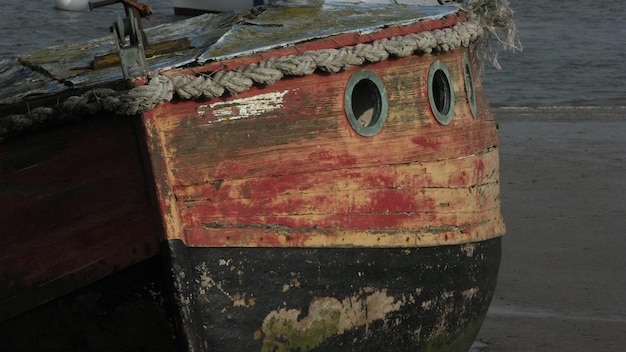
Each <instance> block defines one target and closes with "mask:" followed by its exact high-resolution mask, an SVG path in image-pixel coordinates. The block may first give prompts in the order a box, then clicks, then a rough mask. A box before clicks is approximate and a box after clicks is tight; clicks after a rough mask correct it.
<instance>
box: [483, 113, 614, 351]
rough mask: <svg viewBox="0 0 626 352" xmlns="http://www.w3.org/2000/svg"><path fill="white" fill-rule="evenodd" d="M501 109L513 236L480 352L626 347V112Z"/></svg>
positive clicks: (504, 190)
mask: <svg viewBox="0 0 626 352" xmlns="http://www.w3.org/2000/svg"><path fill="white" fill-rule="evenodd" d="M494 114H495V115H496V119H497V121H498V124H499V127H500V129H499V131H500V153H501V154H500V160H501V197H502V212H503V215H504V218H505V221H506V224H507V234H506V236H505V238H504V241H503V253H502V263H501V267H500V275H499V279H498V286H497V288H496V293H495V296H494V298H493V301H492V306H491V308H490V310H489V313H488V315H487V319H486V321H485V323H484V325H483V327H482V329H481V331H480V333H479V336H478V340H477V342H476V343H475V345H474V347H473V349H472V351H476V352H478V351H490V352H505V351H506V352H511V351H533V352H538V351H550V352H554V351H559V352H562V351H570V352H578V351H585V352H587V351H594V352H604V351H606V352H615V351H623V350H624V349H625V348H626V109H624V108H611V109H609V108H607V109H603V108H555V109H551V108H543V109H529V108H517V109H516V108H496V109H494Z"/></svg>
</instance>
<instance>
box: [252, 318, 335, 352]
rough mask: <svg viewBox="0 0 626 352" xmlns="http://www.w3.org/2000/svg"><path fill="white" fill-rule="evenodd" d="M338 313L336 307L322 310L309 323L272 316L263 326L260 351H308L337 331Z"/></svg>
mask: <svg viewBox="0 0 626 352" xmlns="http://www.w3.org/2000/svg"><path fill="white" fill-rule="evenodd" d="M340 315H341V312H340V311H339V310H337V309H327V310H322V311H321V312H320V313H319V315H318V316H317V317H315V319H314V320H313V321H312V322H311V323H310V324H299V323H298V322H296V321H293V320H290V319H281V318H280V317H277V316H273V317H272V318H270V320H269V322H268V323H267V325H265V327H264V333H265V339H264V340H263V348H262V351H263V352H286V351H294V350H295V351H301V352H305V351H310V350H312V349H313V348H315V347H317V346H319V345H320V344H321V343H322V342H323V341H324V340H325V339H326V338H328V337H330V336H333V335H336V334H337V333H339V317H340ZM301 325H302V326H301ZM304 325H306V326H304Z"/></svg>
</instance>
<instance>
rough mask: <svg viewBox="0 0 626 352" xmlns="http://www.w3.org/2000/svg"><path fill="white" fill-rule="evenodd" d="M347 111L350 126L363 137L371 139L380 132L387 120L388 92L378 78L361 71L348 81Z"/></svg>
mask: <svg viewBox="0 0 626 352" xmlns="http://www.w3.org/2000/svg"><path fill="white" fill-rule="evenodd" d="M344 103H345V110H346V115H347V116H348V122H350V126H352V128H353V129H354V130H355V131H356V132H357V133H358V134H360V135H361V136H366V137H371V136H373V135H375V134H376V133H378V132H380V130H381V129H382V128H383V125H384V124H385V121H386V120H387V113H388V109H389V107H388V102H387V91H386V90H385V86H384V84H383V82H382V81H381V80H380V78H378V76H377V75H376V74H375V73H374V72H372V71H369V70H361V71H358V72H357V73H355V74H354V75H352V77H350V80H348V85H347V87H346V93H345V100H344Z"/></svg>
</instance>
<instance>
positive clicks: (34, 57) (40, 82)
mask: <svg viewBox="0 0 626 352" xmlns="http://www.w3.org/2000/svg"><path fill="white" fill-rule="evenodd" d="M457 11H458V8H456V7H453V6H418V5H397V4H366V3H358V4H355V3H342V2H328V1H326V2H319V3H317V4H316V3H314V4H313V5H311V4H310V3H308V4H306V5H302V4H297V3H286V2H285V3H278V4H275V5H273V6H270V7H268V8H267V9H265V10H264V11H263V12H261V13H259V14H256V15H252V14H251V13H250V12H228V13H220V14H206V15H202V16H198V17H192V18H189V19H186V20H182V21H179V22H174V23H169V24H163V25H160V26H156V27H152V28H149V29H146V30H145V32H146V36H147V38H148V41H149V43H150V46H151V48H152V50H156V51H155V52H150V51H148V52H147V56H149V57H148V65H149V68H150V70H151V71H157V70H167V69H172V68H178V67H184V66H193V65H197V64H202V63H207V62H212V61H220V60H223V59H229V58H235V57H240V56H246V55H249V54H252V53H256V52H263V51H266V50H269V49H272V48H277V47H284V46H289V45H293V44H296V43H301V42H305V41H309V40H312V39H316V38H325V37H329V36H333V35H337V34H343V33H352V32H354V33H367V32H370V31H375V30H377V29H380V28H385V27H388V26H392V25H397V24H400V25H404V24H411V23H414V22H418V21H422V20H424V19H433V18H441V17H445V16H447V15H449V14H453V13H455V12H457ZM116 53H117V45H116V43H115V40H114V38H113V36H112V35H111V36H108V37H104V38H100V39H95V40H90V41H86V42H83V43H71V44H64V45H60V46H55V47H51V48H45V49H40V50H36V51H34V52H32V53H29V54H27V55H21V56H17V57H0V106H7V105H12V104H16V103H19V102H20V101H23V100H28V99H29V98H32V97H37V96H41V95H44V96H47V95H55V94H58V93H62V92H67V91H69V90H72V89H76V88H90V87H93V86H102V85H107V84H111V83H113V82H120V81H123V77H122V72H121V69H120V67H119V65H118V64H117V63H116V62H115V58H116V56H117V55H116Z"/></svg>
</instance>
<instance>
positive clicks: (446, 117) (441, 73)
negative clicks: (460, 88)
mask: <svg viewBox="0 0 626 352" xmlns="http://www.w3.org/2000/svg"><path fill="white" fill-rule="evenodd" d="M428 100H429V102H430V109H431V110H432V112H433V115H435V118H436V119H437V121H439V123H440V124H442V125H447V124H449V123H450V121H452V115H453V113H454V89H453V87H452V80H451V79H450V72H449V71H448V67H446V65H445V64H444V63H443V62H441V61H435V62H433V63H432V65H430V70H429V71H428Z"/></svg>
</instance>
